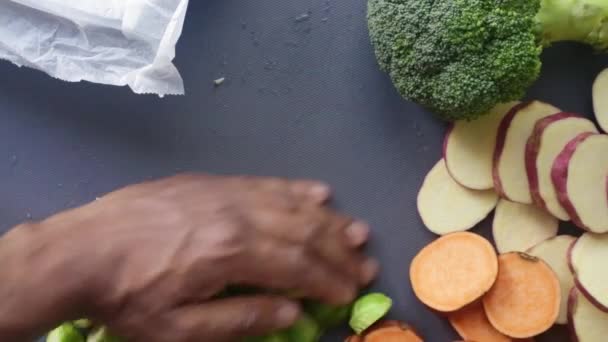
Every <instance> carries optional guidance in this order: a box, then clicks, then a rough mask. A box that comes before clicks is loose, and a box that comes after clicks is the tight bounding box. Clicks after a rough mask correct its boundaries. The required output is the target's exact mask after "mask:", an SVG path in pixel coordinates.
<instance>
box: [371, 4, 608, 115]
mask: <svg viewBox="0 0 608 342" xmlns="http://www.w3.org/2000/svg"><path fill="white" fill-rule="evenodd" d="M368 26H369V31H370V38H371V41H372V44H373V46H374V48H375V52H376V57H377V59H378V63H379V65H380V67H381V69H382V70H384V71H386V72H387V73H388V74H389V75H390V77H391V79H392V81H393V83H394V85H395V87H396V88H397V90H398V91H399V93H400V94H401V95H402V96H403V97H405V98H407V99H410V100H412V101H414V102H416V103H418V104H420V105H422V106H423V107H426V108H428V109H429V110H431V111H432V112H434V113H436V114H437V115H438V116H439V117H441V118H442V119H445V120H448V121H453V120H462V119H466V120H470V119H475V118H477V117H479V116H480V115H484V114H486V113H488V112H489V111H490V109H492V108H493V107H494V106H496V105H497V104H499V103H504V102H508V101H514V100H519V99H521V98H522V97H523V96H524V95H525V93H526V91H527V89H528V88H529V87H530V86H531V85H532V83H534V82H535V81H536V79H537V78H538V75H539V73H540V69H541V66H542V63H541V59H540V55H541V52H542V50H543V48H544V47H546V46H548V45H550V44H551V43H553V42H557V41H565V40H568V41H578V42H582V43H585V44H589V45H591V46H593V47H595V48H596V49H598V50H606V49H608V1H606V0H369V3H368Z"/></svg>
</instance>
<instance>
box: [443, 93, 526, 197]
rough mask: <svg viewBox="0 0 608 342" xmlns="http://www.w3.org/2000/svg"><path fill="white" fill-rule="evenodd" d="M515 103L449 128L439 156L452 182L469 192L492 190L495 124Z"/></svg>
mask: <svg viewBox="0 0 608 342" xmlns="http://www.w3.org/2000/svg"><path fill="white" fill-rule="evenodd" d="M517 104H518V102H508V103H503V104H499V105H497V106H496V107H495V108H494V109H492V110H491V111H490V113H488V114H487V115H484V116H482V117H480V118H479V119H477V120H474V121H466V120H461V121H457V122H455V123H454V124H453V125H452V127H451V128H450V129H449V130H448V133H447V134H446V138H445V141H444V145H443V157H444V159H445V161H446V165H447V168H448V171H449V172H450V174H451V175H452V177H453V178H454V180H456V181H457V182H458V183H460V184H462V185H463V186H465V187H467V188H469V189H475V190H487V189H492V188H493V187H494V181H493V180H492V157H493V154H494V148H495V146H496V136H497V134H498V125H499V124H500V122H501V121H502V119H503V118H504V116H505V115H507V113H509V110H510V109H511V108H513V107H514V106H515V105H517Z"/></svg>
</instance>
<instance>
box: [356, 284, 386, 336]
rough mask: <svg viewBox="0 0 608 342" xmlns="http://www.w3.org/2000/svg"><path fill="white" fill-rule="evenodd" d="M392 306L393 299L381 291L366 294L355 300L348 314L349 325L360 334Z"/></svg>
mask: <svg viewBox="0 0 608 342" xmlns="http://www.w3.org/2000/svg"><path fill="white" fill-rule="evenodd" d="M391 306H393V300H392V299H390V298H389V297H387V296H385V295H384V294H382V293H370V294H367V295H365V296H363V297H361V298H359V299H357V301H356V302H355V304H354V306H353V310H352V313H351V316H350V322H349V324H350V327H351V328H352V329H353V330H354V331H355V333H357V335H359V334H361V333H362V332H363V331H365V329H367V328H369V327H370V326H372V325H373V324H374V323H376V322H377V321H379V320H380V319H381V318H382V317H384V316H385V315H386V314H387V313H388V311H389V310H390V309H391Z"/></svg>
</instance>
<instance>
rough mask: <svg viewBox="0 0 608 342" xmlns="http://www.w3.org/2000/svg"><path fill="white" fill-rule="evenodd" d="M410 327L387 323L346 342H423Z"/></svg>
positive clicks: (400, 323) (373, 327)
mask: <svg viewBox="0 0 608 342" xmlns="http://www.w3.org/2000/svg"><path fill="white" fill-rule="evenodd" d="M423 341H424V340H423V339H422V338H421V337H420V336H419V335H418V333H416V331H415V330H414V329H413V328H412V327H410V326H409V325H407V324H405V323H402V322H397V321H385V322H381V323H379V324H377V325H374V326H372V327H370V328H369V329H368V330H366V331H365V333H364V334H362V335H360V336H359V335H353V336H351V337H349V338H347V339H346V342H423Z"/></svg>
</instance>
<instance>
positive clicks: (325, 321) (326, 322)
mask: <svg viewBox="0 0 608 342" xmlns="http://www.w3.org/2000/svg"><path fill="white" fill-rule="evenodd" d="M350 309H351V305H344V306H331V305H327V304H323V303H319V302H306V303H305V304H304V311H305V312H306V313H308V314H309V315H310V316H311V317H312V318H313V319H314V320H315V321H316V322H317V323H318V324H319V326H320V327H321V328H322V329H327V328H331V327H334V326H337V325H339V324H340V323H342V322H346V321H347V320H348V317H349V315H350Z"/></svg>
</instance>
